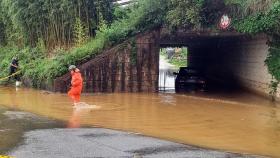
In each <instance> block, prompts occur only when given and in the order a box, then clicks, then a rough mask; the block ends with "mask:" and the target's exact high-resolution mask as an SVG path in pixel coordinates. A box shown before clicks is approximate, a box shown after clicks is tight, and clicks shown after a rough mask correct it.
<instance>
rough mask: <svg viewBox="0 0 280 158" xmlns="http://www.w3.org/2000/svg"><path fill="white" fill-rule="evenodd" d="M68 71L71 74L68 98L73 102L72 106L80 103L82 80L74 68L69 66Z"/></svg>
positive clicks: (78, 71) (77, 70)
mask: <svg viewBox="0 0 280 158" xmlns="http://www.w3.org/2000/svg"><path fill="white" fill-rule="evenodd" d="M69 71H70V72H71V76H72V79H71V89H70V90H69V92H68V95H69V97H70V98H71V99H72V100H73V101H74V105H77V104H78V103H79V102H80V98H81V93H82V88H83V78H82V75H81V73H80V70H79V69H78V68H77V67H76V66H75V65H71V66H69Z"/></svg>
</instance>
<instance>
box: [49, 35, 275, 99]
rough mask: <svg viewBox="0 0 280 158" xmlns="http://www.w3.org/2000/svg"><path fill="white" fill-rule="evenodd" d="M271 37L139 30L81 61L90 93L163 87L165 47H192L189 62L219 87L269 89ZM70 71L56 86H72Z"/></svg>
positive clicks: (59, 79) (61, 87)
mask: <svg viewBox="0 0 280 158" xmlns="http://www.w3.org/2000/svg"><path fill="white" fill-rule="evenodd" d="M266 42H267V37H266V36H264V35H257V36H255V37H250V36H246V35H244V34H240V33H236V32H225V31H210V30H203V31H182V30H179V31H176V32H172V33H170V32H168V31H166V30H165V29H156V30H153V31H149V32H146V33H139V34H138V35H137V36H136V37H135V41H134V42H131V41H130V40H127V41H125V42H123V43H121V44H119V45H117V46H115V47H113V48H110V49H107V50H106V51H105V52H104V53H102V54H100V55H99V56H97V57H95V58H93V59H91V60H90V61H87V62H85V63H81V64H80V65H79V67H80V69H81V71H82V73H83V76H84V78H85V89H84V91H85V92H158V89H159V87H158V79H159V50H160V48H162V47H170V46H171V47H175V46H176V47H177V46H186V47H188V49H189V54H188V59H187V60H188V66H192V67H197V68H199V69H201V70H203V71H204V73H205V75H206V76H207V77H208V78H209V79H211V80H213V81H215V82H216V83H218V85H219V86H224V85H234V86H238V87H242V88H245V89H248V90H251V91H254V92H256V93H260V94H264V95H266V94H268V91H269V88H268V85H269V82H270V79H271V76H270V75H269V74H268V72H267V69H266V67H265V65H264V60H265V58H266V56H267V54H268V46H267V44H266ZM69 80H70V76H69V74H66V75H64V76H62V77H59V78H57V79H56V81H55V85H54V89H55V91H66V89H65V88H63V87H67V86H63V85H65V84H66V83H67V82H69Z"/></svg>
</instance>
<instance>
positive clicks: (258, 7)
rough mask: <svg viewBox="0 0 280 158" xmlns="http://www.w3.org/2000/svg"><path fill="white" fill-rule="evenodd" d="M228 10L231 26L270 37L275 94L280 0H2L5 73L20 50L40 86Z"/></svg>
mask: <svg viewBox="0 0 280 158" xmlns="http://www.w3.org/2000/svg"><path fill="white" fill-rule="evenodd" d="M225 10H226V11H227V12H228V13H229V15H230V16H231V17H232V19H233V25H232V26H231V28H230V29H234V30H237V31H239V32H244V33H249V34H252V35H254V34H257V33H265V34H267V35H269V36H270V37H271V38H270V41H269V42H268V43H269V45H270V49H269V52H270V53H269V55H268V57H267V60H266V61H265V63H266V65H267V67H268V70H269V72H270V74H271V75H272V76H273V80H272V84H271V88H272V91H271V94H272V95H274V94H275V93H276V91H277V87H278V84H279V82H280V55H279V54H280V44H279V41H280V29H279V28H280V27H279V21H280V13H279V12H280V2H279V0H215V1H213V0H185V1H182V0H142V1H138V2H137V3H135V4H134V5H133V6H130V7H128V8H121V7H118V6H114V5H113V2H112V0H95V1H92V0H82V1H80V0H63V1H55V0H48V1H45V0H36V1H34V0H0V57H1V60H2V61H1V62H0V66H1V68H2V73H1V76H2V77H3V76H6V75H7V71H8V65H9V63H10V60H11V58H12V57H13V56H14V55H18V56H19V58H20V64H21V66H22V70H23V77H24V78H28V79H31V80H32V81H33V86H35V87H40V85H41V84H42V83H46V82H51V81H53V79H54V78H56V77H58V76H60V75H62V74H64V73H66V72H67V67H68V65H70V64H79V63H82V62H84V61H86V60H88V59H89V58H92V57H94V56H96V55H98V54H99V53H102V52H103V51H104V50H105V49H108V48H110V47H112V46H114V45H116V44H119V43H121V42H122V41H124V40H127V39H130V37H133V36H134V35H136V34H137V33H140V32H144V31H147V30H150V29H152V28H155V27H160V26H167V27H168V28H170V30H171V31H172V30H175V29H187V30H195V29H202V28H212V29H216V28H217V27H216V26H217V24H218V20H219V17H220V16H221V15H222V14H223V13H224V12H225ZM131 43H132V46H133V43H134V42H133V39H132V41H131ZM133 48H134V46H133ZM135 51H136V50H135V49H133V52H132V54H131V55H132V56H135ZM134 62H135V61H134ZM171 62H173V63H175V64H178V65H180V64H183V63H181V61H180V60H178V59H173V61H171Z"/></svg>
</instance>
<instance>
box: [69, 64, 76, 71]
mask: <svg viewBox="0 0 280 158" xmlns="http://www.w3.org/2000/svg"><path fill="white" fill-rule="evenodd" d="M74 69H76V66H75V65H70V66H69V68H68V70H69V71H71V70H74Z"/></svg>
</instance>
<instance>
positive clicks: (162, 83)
mask: <svg viewBox="0 0 280 158" xmlns="http://www.w3.org/2000/svg"><path fill="white" fill-rule="evenodd" d="M177 71H178V68H176V67H175V66H174V65H171V64H169V63H168V61H167V60H166V59H165V58H164V57H163V56H160V63H159V91H169V92H175V78H176V76H175V75H174V74H173V72H177Z"/></svg>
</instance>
